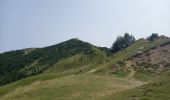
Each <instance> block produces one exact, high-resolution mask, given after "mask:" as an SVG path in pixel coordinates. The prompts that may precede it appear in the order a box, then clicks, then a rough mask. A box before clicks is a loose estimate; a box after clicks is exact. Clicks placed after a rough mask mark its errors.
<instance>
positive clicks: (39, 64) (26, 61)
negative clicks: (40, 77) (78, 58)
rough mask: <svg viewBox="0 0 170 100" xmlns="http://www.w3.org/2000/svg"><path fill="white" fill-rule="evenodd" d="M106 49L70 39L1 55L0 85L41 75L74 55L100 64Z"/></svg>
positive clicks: (106, 51)
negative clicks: (85, 57) (60, 61)
mask: <svg viewBox="0 0 170 100" xmlns="http://www.w3.org/2000/svg"><path fill="white" fill-rule="evenodd" d="M106 49H107V48H98V47H95V46H93V45H91V44H89V43H86V42H83V41H81V40H78V39H71V40H68V41H66V42H62V43H59V44H57V45H53V46H49V47H45V48H36V49H24V50H17V51H11V52H5V53H2V54H0V85H3V84H7V83H10V82H12V81H16V80H18V79H22V78H25V77H28V76H32V75H36V74H39V73H42V72H44V71H45V70H46V69H48V68H49V67H51V66H53V65H54V64H55V63H57V62H58V61H59V60H61V59H65V58H68V57H72V56H74V55H76V54H80V55H81V54H82V55H86V56H87V58H88V59H91V60H93V59H94V58H100V59H98V60H99V61H98V62H95V63H101V62H102V61H101V60H102V59H103V58H104V57H105V56H107V53H109V50H106ZM96 61H97V60H96Z"/></svg>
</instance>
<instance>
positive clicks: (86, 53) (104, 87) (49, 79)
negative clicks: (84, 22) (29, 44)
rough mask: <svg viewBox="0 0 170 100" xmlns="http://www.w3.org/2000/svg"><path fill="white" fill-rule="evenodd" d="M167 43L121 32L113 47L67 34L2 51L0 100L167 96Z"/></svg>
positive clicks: (164, 99) (151, 99) (155, 99)
mask: <svg viewBox="0 0 170 100" xmlns="http://www.w3.org/2000/svg"><path fill="white" fill-rule="evenodd" d="M169 48H170V39H169V38H168V37H165V36H158V35H157V34H152V35H151V36H149V37H148V38H147V39H139V40H137V41H135V38H134V36H132V35H129V34H128V33H125V35H124V36H123V37H118V39H117V40H116V41H115V42H114V43H113V47H112V48H111V49H108V48H104V47H96V46H93V45H91V44H89V43H86V42H83V41H81V40H78V39H71V40H68V41H66V42H62V43H60V44H57V45H53V46H49V47H45V48H30V49H24V50H17V51H11V52H5V53H1V54H0V84H1V85H2V86H0V100H49V99H50V100H53V99H55V100H68V99H69V100H87V99H88V100H168V99H169V98H170V97H169V92H170V84H169V83H170V79H169V77H170V63H169V60H170V57H169V56H170V55H169V52H170V50H169ZM113 52H114V53H113ZM14 81H15V82H14ZM7 83H8V84H7ZM21 91H22V92H21Z"/></svg>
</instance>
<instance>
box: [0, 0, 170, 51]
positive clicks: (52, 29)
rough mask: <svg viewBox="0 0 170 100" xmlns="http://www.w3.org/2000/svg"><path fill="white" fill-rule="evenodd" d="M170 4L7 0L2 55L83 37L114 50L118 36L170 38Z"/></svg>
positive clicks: (0, 18) (1, 15) (153, 0)
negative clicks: (127, 34) (114, 43)
mask: <svg viewBox="0 0 170 100" xmlns="http://www.w3.org/2000/svg"><path fill="white" fill-rule="evenodd" d="M169 12H170V1H169V0H150V1H148V0H138V1H135V0H127V1H123V0H119V1H116V0H93V1H92V0H82V1H78V0H72V1H68V0H62V1H59V0H15V1H14V0H1V1H0V22H1V23H0V52H1V53H2V52H7V51H11V50H19V49H25V48H41V47H46V46H50V45H54V44H58V43H61V42H63V41H66V40H69V39H72V38H79V39H80V40H82V41H86V42H89V43H91V44H93V45H96V46H100V47H111V45H112V44H113V42H114V41H115V40H116V38H117V36H119V35H120V36H121V35H123V34H124V33H126V32H127V33H129V34H132V35H134V36H135V38H136V39H139V38H146V37H148V36H149V35H151V34H152V33H158V34H159V35H165V36H167V37H170V29H169V26H170V19H169V18H170V13H169Z"/></svg>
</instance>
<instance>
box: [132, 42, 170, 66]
mask: <svg viewBox="0 0 170 100" xmlns="http://www.w3.org/2000/svg"><path fill="white" fill-rule="evenodd" d="M133 61H134V62H136V63H142V62H150V63H152V64H161V65H164V64H167V63H170V42H167V43H165V44H162V45H160V46H157V47H154V48H151V49H149V50H147V51H145V52H140V53H137V55H136V56H135V57H133Z"/></svg>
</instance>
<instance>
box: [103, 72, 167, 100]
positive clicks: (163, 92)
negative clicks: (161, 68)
mask: <svg viewBox="0 0 170 100" xmlns="http://www.w3.org/2000/svg"><path fill="white" fill-rule="evenodd" d="M169 76H170V75H167V74H164V75H159V77H155V78H152V79H150V80H152V81H150V83H148V84H145V85H143V86H141V87H138V88H134V89H130V90H125V91H122V92H118V93H116V94H114V95H112V96H111V97H108V98H105V99H106V100H169V98H170V95H169V93H170V78H169ZM148 77H149V75H148ZM109 98H112V99H109Z"/></svg>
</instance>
